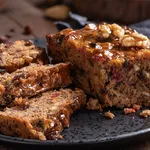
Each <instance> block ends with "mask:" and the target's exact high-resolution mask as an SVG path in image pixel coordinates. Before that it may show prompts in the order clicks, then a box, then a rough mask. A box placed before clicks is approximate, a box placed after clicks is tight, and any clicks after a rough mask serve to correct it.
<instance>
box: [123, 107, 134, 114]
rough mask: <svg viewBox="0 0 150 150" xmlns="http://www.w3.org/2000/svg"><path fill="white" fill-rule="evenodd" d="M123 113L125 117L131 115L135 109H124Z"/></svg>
mask: <svg viewBox="0 0 150 150" xmlns="http://www.w3.org/2000/svg"><path fill="white" fill-rule="evenodd" d="M123 111H124V113H125V114H126V115H127V114H131V113H135V109H133V108H124V109H123Z"/></svg>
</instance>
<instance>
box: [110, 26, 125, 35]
mask: <svg viewBox="0 0 150 150" xmlns="http://www.w3.org/2000/svg"><path fill="white" fill-rule="evenodd" d="M111 29H112V31H113V35H114V36H116V37H118V38H121V37H123V36H124V34H125V31H124V29H123V28H122V27H121V26H119V25H117V24H115V23H114V24H112V25H111Z"/></svg>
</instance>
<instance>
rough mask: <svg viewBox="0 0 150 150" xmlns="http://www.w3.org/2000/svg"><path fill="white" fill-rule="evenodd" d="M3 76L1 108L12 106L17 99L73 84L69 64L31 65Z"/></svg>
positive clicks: (0, 91)
mask: <svg viewBox="0 0 150 150" xmlns="http://www.w3.org/2000/svg"><path fill="white" fill-rule="evenodd" d="M1 76H3V77H1V79H0V83H1V84H0V105H1V106H2V105H3V106H7V105H9V104H11V103H12V102H13V101H14V100H15V98H17V97H18V98H19V97H22V98H26V97H27V98H28V97H32V96H34V95H36V94H38V93H40V92H43V91H46V90H49V89H54V88H63V87H66V86H68V85H69V84H70V83H71V82H72V78H71V76H70V64H69V63H60V64H56V65H39V64H30V65H29V66H26V67H24V68H21V69H18V70H16V71H15V72H13V73H11V74H8V73H6V74H3V75H1Z"/></svg>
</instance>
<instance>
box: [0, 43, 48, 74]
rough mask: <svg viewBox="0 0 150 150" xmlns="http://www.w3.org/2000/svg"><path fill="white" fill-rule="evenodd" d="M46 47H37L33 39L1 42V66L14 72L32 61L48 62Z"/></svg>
mask: <svg viewBox="0 0 150 150" xmlns="http://www.w3.org/2000/svg"><path fill="white" fill-rule="evenodd" d="M48 62H49V60H48V57H47V55H46V52H45V49H43V48H39V47H35V45H34V44H33V43H32V42H31V41H23V40H20V41H15V42H13V43H7V44H0V68H2V69H5V70H6V71H7V72H13V71H15V70H17V69H19V68H22V67H24V66H27V65H29V64H30V63H38V64H47V63H48Z"/></svg>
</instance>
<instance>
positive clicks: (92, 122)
mask: <svg viewBox="0 0 150 150" xmlns="http://www.w3.org/2000/svg"><path fill="white" fill-rule="evenodd" d="M34 42H35V44H36V45H38V46H42V47H46V45H45V40H44V39H40V40H35V41H34ZM110 110H111V112H112V113H114V114H115V116H116V117H115V118H114V119H112V120H111V119H108V118H106V117H105V116H104V112H103V113H101V112H99V111H88V110H80V111H77V112H75V113H74V114H73V115H72V117H71V123H70V127H69V128H66V129H65V130H64V131H63V133H62V135H63V139H62V140H57V141H54V140H51V141H50V140H47V141H40V140H29V139H22V138H16V137H9V136H5V135H1V134H0V141H3V142H7V143H8V142H9V143H15V144H16V143H17V144H21V145H28V146H29V145H30V146H31V145H32V146H35V145H38V146H48V147H49V146H51V147H57V146H67V147H68V146H91V145H99V146H100V145H103V146H106V145H108V143H109V144H110V143H112V144H113V143H115V144H116V143H117V144H120V143H121V142H123V141H127V142H129V141H131V140H135V141H137V140H138V139H139V140H141V138H143V137H146V138H148V137H150V118H142V117H140V116H139V113H140V111H138V112H136V113H135V114H130V115H124V113H123V110H120V109H115V108H111V109H110ZM105 111H108V109H107V110H105Z"/></svg>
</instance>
